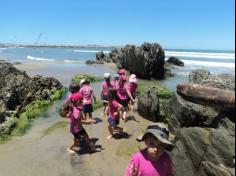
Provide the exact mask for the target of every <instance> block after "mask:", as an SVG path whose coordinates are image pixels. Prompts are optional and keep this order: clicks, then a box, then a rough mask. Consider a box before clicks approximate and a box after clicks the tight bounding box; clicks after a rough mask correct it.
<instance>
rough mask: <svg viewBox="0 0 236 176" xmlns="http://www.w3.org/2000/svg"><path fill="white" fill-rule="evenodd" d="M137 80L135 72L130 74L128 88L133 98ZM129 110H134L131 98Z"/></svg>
mask: <svg viewBox="0 0 236 176" xmlns="http://www.w3.org/2000/svg"><path fill="white" fill-rule="evenodd" d="M137 82H138V80H137V78H136V75H135V74H132V75H130V78H129V84H128V89H129V91H130V94H131V95H132V97H133V98H134V99H135V97H136V90H137V87H138V85H137ZM129 110H131V111H134V102H133V101H131V99H129Z"/></svg>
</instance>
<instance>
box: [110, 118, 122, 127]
mask: <svg viewBox="0 0 236 176" xmlns="http://www.w3.org/2000/svg"><path fill="white" fill-rule="evenodd" d="M107 122H108V123H109V125H110V126H117V125H119V124H120V119H113V118H111V117H109V118H108V120H107Z"/></svg>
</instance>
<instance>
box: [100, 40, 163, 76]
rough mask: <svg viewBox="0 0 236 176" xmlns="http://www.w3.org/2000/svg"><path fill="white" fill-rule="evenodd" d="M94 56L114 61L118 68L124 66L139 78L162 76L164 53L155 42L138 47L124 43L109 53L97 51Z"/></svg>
mask: <svg viewBox="0 0 236 176" xmlns="http://www.w3.org/2000/svg"><path fill="white" fill-rule="evenodd" d="M96 58H97V60H99V61H100V60H102V61H106V62H107V61H110V62H114V63H116V65H117V67H118V68H119V69H120V68H124V69H126V70H128V71H129V72H130V73H132V74H136V75H137V77H139V78H143V79H151V78H155V79H162V78H164V73H165V66H164V65H165V53H164V50H163V49H162V47H161V46H160V45H159V44H157V43H153V44H151V43H144V44H143V45H141V46H140V47H135V46H134V45H126V46H125V47H124V48H121V49H119V50H114V51H112V52H111V53H110V54H109V55H105V54H104V53H98V54H97V56H96Z"/></svg>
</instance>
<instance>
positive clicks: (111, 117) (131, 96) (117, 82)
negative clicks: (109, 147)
mask: <svg viewBox="0 0 236 176" xmlns="http://www.w3.org/2000/svg"><path fill="white" fill-rule="evenodd" d="M136 89H137V78H136V75H135V74H132V75H130V78H129V82H128V83H127V77H126V71H125V70H123V69H122V70H119V71H118V72H117V74H115V75H114V76H113V80H111V75H110V74H109V73H105V74H104V82H103V83H102V91H101V98H102V101H103V105H104V108H103V114H104V115H108V130H109V133H110V135H109V136H108V137H107V138H108V139H110V138H112V137H113V134H114V132H115V131H118V132H119V133H122V132H123V128H121V127H119V126H118V125H119V120H120V118H121V119H122V120H124V121H127V119H126V113H127V111H130V110H133V106H134V103H135V97H136Z"/></svg>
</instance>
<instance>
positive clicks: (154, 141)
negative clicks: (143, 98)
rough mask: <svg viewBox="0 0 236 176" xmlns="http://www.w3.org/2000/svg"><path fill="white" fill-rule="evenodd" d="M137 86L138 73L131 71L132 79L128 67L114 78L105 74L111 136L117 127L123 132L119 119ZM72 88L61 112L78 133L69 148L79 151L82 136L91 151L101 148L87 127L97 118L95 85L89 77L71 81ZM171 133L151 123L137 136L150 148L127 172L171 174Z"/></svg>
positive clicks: (129, 175)
mask: <svg viewBox="0 0 236 176" xmlns="http://www.w3.org/2000/svg"><path fill="white" fill-rule="evenodd" d="M136 89H137V78H136V75H134V74H132V75H130V78H129V81H128V82H127V77H126V71H125V70H119V71H118V72H117V74H115V75H114V76H113V79H112V78H111V75H110V74H109V73H105V74H104V82H103V83H102V90H101V98H102V101H103V103H104V108H103V114H104V115H107V116H108V120H107V122H108V131H109V133H110V136H108V137H107V138H108V139H110V138H112V137H113V135H114V132H116V131H117V132H119V133H122V132H123V128H121V127H119V121H120V119H123V120H124V121H126V120H127V119H126V113H127V111H132V110H133V106H134V103H135V97H136ZM70 92H71V95H69V96H68V98H67V99H66V100H65V101H64V105H63V106H64V107H63V108H62V109H61V116H64V117H66V118H67V119H68V122H69V123H70V132H71V133H72V135H73V136H74V139H73V142H72V144H71V145H70V146H69V147H68V149H67V151H68V152H70V153H75V150H74V147H76V146H78V144H79V141H81V139H82V138H83V139H84V140H85V141H86V142H87V144H88V145H89V147H90V149H91V151H100V149H96V147H95V145H94V144H93V143H92V142H91V140H90V138H89V135H88V134H87V132H86V130H85V129H84V128H83V124H90V123H93V122H95V121H94V120H93V118H92V112H93V106H92V98H93V99H94V101H96V97H95V96H94V93H93V89H92V88H91V87H90V86H89V82H88V80H81V82H80V85H77V84H71V85H70ZM168 137H169V133H168V131H167V130H166V129H165V128H161V127H159V126H158V125H152V126H149V127H148V128H147V129H146V131H145V134H144V135H142V136H141V137H138V138H137V140H138V141H144V142H145V144H146V148H145V149H144V150H142V151H140V152H138V153H136V154H134V155H133V157H132V159H131V161H130V163H129V164H128V166H127V169H126V172H125V176H141V175H142V176H149V175H150V176H151V175H152V176H171V175H172V161H171V158H170V156H169V153H168V152H166V150H165V149H166V148H169V147H173V144H172V143H171V142H170V141H169V140H168Z"/></svg>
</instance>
